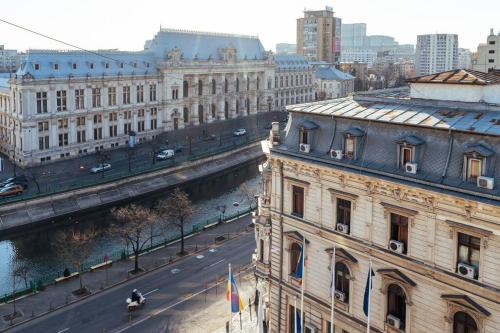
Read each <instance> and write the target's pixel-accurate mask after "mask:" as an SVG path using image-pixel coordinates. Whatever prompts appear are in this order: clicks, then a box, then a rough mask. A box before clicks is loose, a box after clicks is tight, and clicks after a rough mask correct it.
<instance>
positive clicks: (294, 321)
mask: <svg viewBox="0 0 500 333" xmlns="http://www.w3.org/2000/svg"><path fill="white" fill-rule="evenodd" d="M293 300H294V301H293V302H294V303H293V328H294V333H297V296H295V297H294V298H293Z"/></svg>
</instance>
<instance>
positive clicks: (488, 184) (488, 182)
mask: <svg viewBox="0 0 500 333" xmlns="http://www.w3.org/2000/svg"><path fill="white" fill-rule="evenodd" d="M494 185H495V180H494V179H493V178H490V177H483V176H480V177H477V187H482V188H487V189H488V190H492V189H493V186H494Z"/></svg>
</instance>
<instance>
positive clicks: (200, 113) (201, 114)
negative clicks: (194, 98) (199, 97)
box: [198, 104, 205, 124]
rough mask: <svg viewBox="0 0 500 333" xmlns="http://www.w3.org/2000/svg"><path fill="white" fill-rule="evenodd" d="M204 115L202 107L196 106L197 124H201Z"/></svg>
mask: <svg viewBox="0 0 500 333" xmlns="http://www.w3.org/2000/svg"><path fill="white" fill-rule="evenodd" d="M204 119H205V118H204V114H203V105H201V104H200V105H198V122H199V123H200V124H203V120H204Z"/></svg>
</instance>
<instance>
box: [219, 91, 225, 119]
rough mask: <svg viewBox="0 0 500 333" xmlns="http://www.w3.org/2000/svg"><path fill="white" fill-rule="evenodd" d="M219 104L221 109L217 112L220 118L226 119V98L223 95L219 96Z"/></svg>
mask: <svg viewBox="0 0 500 333" xmlns="http://www.w3.org/2000/svg"><path fill="white" fill-rule="evenodd" d="M217 104H218V105H219V107H218V108H219V109H218V110H217V114H218V116H219V119H220V120H226V117H225V114H224V107H225V104H226V103H225V100H224V98H223V97H221V96H219V98H218V101H217Z"/></svg>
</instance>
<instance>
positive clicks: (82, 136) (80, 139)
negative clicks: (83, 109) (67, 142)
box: [76, 130, 87, 143]
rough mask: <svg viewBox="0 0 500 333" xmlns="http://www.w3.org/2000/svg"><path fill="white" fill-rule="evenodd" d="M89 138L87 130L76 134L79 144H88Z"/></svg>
mask: <svg viewBox="0 0 500 333" xmlns="http://www.w3.org/2000/svg"><path fill="white" fill-rule="evenodd" d="M86 141H87V137H86V136H85V130H79V131H77V132H76V142H77V143H82V142H86Z"/></svg>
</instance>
